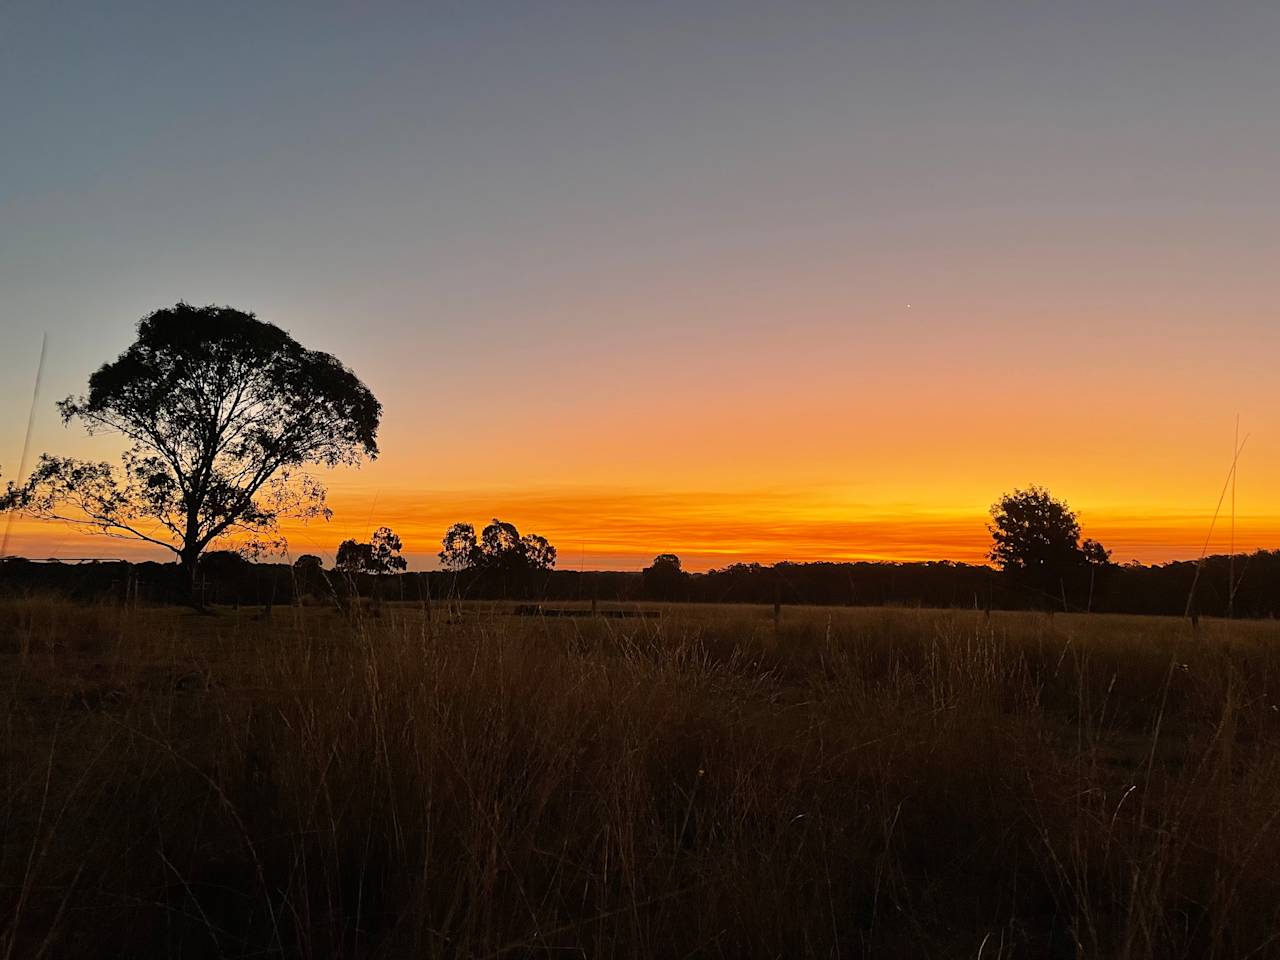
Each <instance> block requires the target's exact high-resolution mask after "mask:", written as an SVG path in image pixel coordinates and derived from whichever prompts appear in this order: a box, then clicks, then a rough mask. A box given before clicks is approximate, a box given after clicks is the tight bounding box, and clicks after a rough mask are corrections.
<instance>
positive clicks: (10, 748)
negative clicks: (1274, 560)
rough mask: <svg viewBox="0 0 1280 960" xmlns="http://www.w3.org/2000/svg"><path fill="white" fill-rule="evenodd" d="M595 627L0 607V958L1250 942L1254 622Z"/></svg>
mask: <svg viewBox="0 0 1280 960" xmlns="http://www.w3.org/2000/svg"><path fill="white" fill-rule="evenodd" d="M281 570H282V572H283V573H284V574H285V575H286V576H287V575H288V574H289V572H290V571H289V569H288V568H287V567H283V566H282V567H281ZM792 572H795V571H792ZM398 579H401V580H405V579H406V578H403V577H402V578H398ZM997 579H998V578H997ZM632 581H633V582H635V583H636V584H637V585H638V584H639V582H640V577H639V575H632ZM697 581H698V577H697V576H696V575H695V576H693V577H691V578H690V582H697ZM704 582H706V581H704ZM607 612H608V611H606V610H605V609H603V608H602V609H601V616H600V617H596V618H593V617H591V616H590V615H589V608H588V607H586V606H585V605H583V606H582V607H581V608H580V613H581V614H582V616H579V617H576V618H570V617H552V618H538V617H509V616H505V615H504V614H503V613H502V610H501V608H500V606H498V605H487V604H466V603H450V604H447V605H445V606H442V607H437V608H435V609H434V610H433V609H431V608H424V607H421V606H418V605H413V606H410V605H398V604H397V605H391V606H390V607H387V608H384V609H383V610H382V611H381V613H380V616H379V617H378V618H376V619H375V618H371V617H366V616H364V615H363V613H362V608H361V607H360V606H359V605H356V606H354V607H352V608H351V610H350V611H344V612H343V613H338V612H336V611H330V610H314V609H301V608H294V609H286V610H277V611H276V612H275V613H274V615H273V616H272V617H271V618H266V617H264V616H262V615H261V614H259V613H257V612H251V611H241V612H240V613H239V614H235V613H232V612H226V613H224V614H223V615H221V616H216V617H193V616H190V615H188V614H186V613H185V612H179V611H177V610H173V609H169V610H163V609H147V608H145V607H143V608H125V607H122V606H118V605H97V606H94V605H76V604H67V603H64V602H57V601H50V600H49V599H47V598H41V597H36V598H33V599H26V600H16V601H14V600H10V601H0V664H2V665H3V669H4V673H5V676H6V678H7V680H8V682H6V683H5V684H3V685H0V711H3V714H4V716H5V717H6V723H5V726H4V730H5V732H4V734H0V744H2V745H3V748H4V749H3V750H0V810H3V811H4V824H5V830H4V831H3V832H2V833H0V918H3V922H0V955H3V956H11V957H14V958H17V957H39V956H41V955H42V951H43V955H44V956H46V957H65V958H79V957H104V956H106V957H143V956H173V957H177V956H182V957H210V958H212V957H250V956H263V957H298V958H302V957H333V958H336V957H357V956H360V957H365V956H367V957H389V958H390V957H439V958H454V957H456V958H463V957H467V958H472V957H495V956H496V957H545V956H553V955H564V956H586V957H614V958H634V960H640V958H644V960H651V958H667V957H670V958H677V957H679V958H684V957H697V956H716V957H744V958H746V957H797V958H807V957H813V958H830V957H836V956H840V957H916V956H929V957H970V958H972V957H987V958H992V957H1006V958H1007V957H1026V958H1037V960H1038V958H1058V957H1064V958H1065V957H1076V956H1084V957H1128V958H1130V960H1141V958H1156V957H1161V958H1166V957H1170V958H1171V957H1181V958H1193V957H1217V958H1220V960H1237V958H1239V960H1242V958H1244V957H1255V958H1258V957H1266V956H1270V955H1274V944H1275V932H1276V930H1277V929H1280V912H1278V910H1280V880H1278V879H1277V877H1276V875H1275V869H1274V865H1275V864H1276V863H1277V862H1280V820H1278V819H1277V816H1276V809H1277V796H1280V766H1278V765H1277V763H1276V760H1275V758H1276V756H1277V752H1278V751H1280V713H1277V711H1276V707H1275V703H1276V686H1275V682H1276V678H1277V677H1278V676H1280V636H1278V635H1277V630H1276V627H1275V626H1274V625H1272V624H1259V623H1240V622H1233V623H1225V622H1215V623H1208V624H1205V625H1202V626H1201V628H1200V630H1199V631H1198V632H1197V631H1192V629H1191V628H1190V626H1189V625H1188V624H1186V623H1185V622H1179V621H1173V620H1167V621H1156V620H1150V619H1137V618H1123V617H1121V618H1115V617H1108V616H1101V615H1093V616H1088V617H1086V616H1081V615H1064V614H1061V613H1059V614H1056V615H1055V616H1054V617H1052V618H1050V617H1048V616H1046V615H1044V614H1041V613H1035V614H1004V613H995V614H993V615H991V616H990V617H987V616H985V615H984V614H983V613H982V612H980V611H967V612H966V611H952V612H945V613H932V612H919V611H905V610H897V611H895V610H885V609H877V610H838V609H834V608H828V609H825V610H814V609H810V610H807V611H804V610H795V611H792V610H787V611H785V613H784V615H783V617H782V619H781V621H780V622H779V623H775V622H774V620H773V617H772V615H771V613H770V608H769V607H764V608H760V607H750V606H732V607H726V606H698V607H695V606H685V607H680V606H673V605H661V607H660V612H659V614H658V615H657V616H656V617H654V618H652V619H648V618H627V619H606V616H605V614H606V613H607Z"/></svg>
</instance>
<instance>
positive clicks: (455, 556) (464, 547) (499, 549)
mask: <svg viewBox="0 0 1280 960" xmlns="http://www.w3.org/2000/svg"><path fill="white" fill-rule="evenodd" d="M441 546H442V547H443V548H444V549H442V550H441V551H440V553H439V557H440V563H441V565H442V566H443V567H444V568H445V569H446V570H453V571H461V570H475V569H481V570H500V571H503V572H507V573H518V572H521V571H529V570H550V569H552V568H554V567H555V565H556V548H555V547H553V546H552V545H551V543H550V542H549V541H548V540H547V538H546V537H542V536H539V535H538V534H536V533H531V534H526V535H524V536H521V535H520V531H519V530H518V529H516V525H515V524H514V523H507V522H505V521H503V520H499V519H498V518H496V517H495V518H494V519H493V520H492V522H490V523H489V524H487V525H486V526H485V528H484V529H483V530H482V531H481V533H480V536H479V537H478V538H477V537H476V528H475V527H473V526H472V525H471V524H469V523H455V524H454V525H453V526H451V527H450V528H449V529H448V530H447V531H446V532H445V535H444V539H443V540H442V541H441Z"/></svg>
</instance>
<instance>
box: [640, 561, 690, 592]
mask: <svg viewBox="0 0 1280 960" xmlns="http://www.w3.org/2000/svg"><path fill="white" fill-rule="evenodd" d="M640 579H641V582H642V583H643V584H644V595H645V597H647V598H648V599H650V600H685V599H687V597H688V589H687V587H688V584H689V574H687V573H685V571H684V570H683V569H681V567H680V558H679V557H677V556H676V555H675V554H674V553H660V554H658V556H656V557H654V558H653V563H651V564H650V565H649V566H647V567H645V568H644V569H643V570H641V571H640Z"/></svg>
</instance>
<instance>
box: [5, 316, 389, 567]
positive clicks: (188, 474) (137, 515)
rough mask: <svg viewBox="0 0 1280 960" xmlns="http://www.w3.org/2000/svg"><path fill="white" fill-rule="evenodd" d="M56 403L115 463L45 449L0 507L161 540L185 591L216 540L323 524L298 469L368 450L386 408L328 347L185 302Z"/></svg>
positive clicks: (321, 503)
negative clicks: (113, 441) (112, 451)
mask: <svg viewBox="0 0 1280 960" xmlns="http://www.w3.org/2000/svg"><path fill="white" fill-rule="evenodd" d="M59 409H60V411H61V413H62V418H63V421H64V422H68V423H69V422H70V421H72V420H79V421H80V422H81V423H83V424H84V426H85V428H86V429H87V430H88V432H89V433H90V434H99V433H106V434H117V435H119V436H121V437H124V438H125V439H126V440H127V441H128V442H129V444H130V446H129V447H128V449H127V450H126V451H125V453H124V455H123V457H122V460H121V463H120V466H119V467H114V466H112V465H111V464H110V463H93V462H88V461H83V460H76V459H73V458H70V457H53V456H49V455H48V454H45V455H44V456H42V457H41V458H40V461H39V463H38V465H37V466H36V469H35V471H34V472H33V473H32V474H31V476H30V477H28V478H27V479H26V480H25V481H24V482H22V483H21V484H13V483H11V484H10V485H9V487H8V490H7V493H6V494H5V496H4V497H3V499H2V500H0V508H7V509H13V510H19V511H22V512H24V513H26V514H28V515H30V516H33V517H38V518H41V519H49V520H60V521H63V522H65V523H69V524H72V525H74V526H77V527H79V528H81V529H84V530H87V531H91V532H96V533H100V534H105V535H106V536H111V537H121V538H125V539H132V540H141V541H144V542H146V543H151V544H155V545H156V546H160V547H164V548H165V549H167V550H170V551H172V552H173V553H174V555H175V556H176V557H177V559H178V560H179V562H180V563H181V564H182V566H183V568H184V569H185V570H186V571H187V573H188V574H189V575H190V577H191V582H192V585H193V588H194V581H195V571H196V564H197V562H198V561H199V559H200V555H201V554H202V553H203V552H204V551H205V549H206V548H208V547H209V546H210V545H214V544H217V543H218V542H220V541H222V540H224V539H227V538H235V539H238V540H240V541H242V542H244V543H245V544H247V545H248V546H249V547H250V548H252V547H254V546H256V547H260V548H273V547H278V546H280V545H281V544H282V542H283V538H281V537H280V535H279V521H280V519H281V518H283V517H295V518H301V519H303V520H306V519H311V518H315V517H322V518H326V519H327V518H328V516H329V510H328V508H327V507H326V506H325V492H324V488H323V487H322V486H321V485H320V484H319V483H318V482H316V481H315V480H314V479H312V478H311V477H309V476H307V475H306V474H305V473H302V472H300V471H301V469H302V468H303V467H305V466H307V465H309V464H316V465H320V466H327V467H332V466H336V465H338V464H355V463H358V462H359V461H360V460H361V459H362V458H363V457H364V456H368V457H370V458H373V457H376V456H377V454H378V446H377V442H376V440H375V437H376V434H377V430H378V421H379V418H380V416H381V410H382V408H381V405H380V404H379V403H378V401H377V400H376V399H374V396H373V394H372V393H370V392H369V389H368V388H367V387H366V386H365V385H364V384H363V383H361V382H360V380H359V379H357V377H356V375H355V374H354V373H352V372H351V371H350V370H348V369H347V368H346V367H344V366H343V365H342V364H341V363H340V362H339V361H338V360H337V359H335V358H334V357H332V356H330V355H329V354H327V353H319V352H316V351H313V350H307V349H305V348H304V347H302V346H301V345H300V344H299V343H298V342H297V341H296V340H294V339H293V338H292V337H290V336H289V335H288V334H287V333H285V332H284V331H283V330H281V329H280V328H279V327H276V326H273V325H272V324H270V323H264V322H263V321H261V320H258V319H257V318H256V317H255V316H254V315H253V314H251V313H244V312H242V311H240V310H234V309H232V308H230V307H213V306H209V307H193V306H190V305H189V304H185V303H179V304H177V305H176V306H174V307H171V308H167V309H164V310H157V311H156V312H155V313H152V314H150V315H148V316H146V317H144V318H143V319H142V320H141V321H139V323H138V336H137V339H136V340H135V341H134V343H133V345H132V346H130V347H129V349H128V350H126V351H125V352H124V353H122V354H121V355H120V357H119V358H118V359H116V360H115V361H113V362H111V363H108V364H104V365H103V366H102V367H100V368H99V369H98V371H97V372H96V373H94V374H93V376H92V377H90V379H89V393H88V395H87V396H85V397H68V398H67V399H66V400H63V401H62V402H61V403H60V404H59ZM243 548H244V547H243V545H242V549H243Z"/></svg>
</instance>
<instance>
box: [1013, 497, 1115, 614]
mask: <svg viewBox="0 0 1280 960" xmlns="http://www.w3.org/2000/svg"><path fill="white" fill-rule="evenodd" d="M987 529H988V530H989V531H990V532H991V541H992V545H991V552H990V554H989V556H990V558H991V559H992V560H993V561H995V563H996V564H997V565H998V566H999V567H1000V569H1001V570H1003V571H1004V572H1005V573H1006V574H1008V575H1009V576H1010V577H1011V579H1012V581H1013V582H1015V583H1018V584H1020V585H1021V586H1022V587H1024V588H1026V589H1029V590H1030V591H1033V592H1034V593H1037V594H1039V595H1040V596H1041V598H1042V599H1044V600H1048V599H1050V598H1061V599H1062V600H1063V602H1064V603H1065V599H1066V593H1067V586H1068V584H1069V583H1072V584H1074V582H1075V580H1076V579H1077V578H1076V576H1075V573H1076V572H1078V571H1081V570H1083V569H1085V568H1087V567H1089V566H1090V565H1094V566H1097V565H1106V564H1108V563H1109V562H1110V556H1111V553H1110V551H1109V550H1107V549H1106V548H1105V547H1104V546H1103V545H1102V544H1101V543H1099V542H1098V541H1096V540H1092V539H1090V540H1085V541H1084V543H1083V545H1082V544H1081V542H1080V520H1079V518H1078V516H1077V515H1076V513H1075V511H1073V510H1072V509H1071V508H1070V507H1069V506H1068V505H1067V503H1066V501H1065V500H1056V499H1054V497H1053V495H1052V494H1050V493H1049V491H1048V490H1046V489H1045V488H1044V487H1038V486H1034V485H1032V486H1030V487H1028V488H1027V489H1025V490H1018V489H1015V490H1014V491H1013V492H1012V493H1007V494H1005V495H1004V496H1002V497H1001V498H1000V499H999V500H997V501H996V502H995V504H993V505H992V507H991V522H990V523H989V524H988V525H987ZM1085 579H1089V578H1085Z"/></svg>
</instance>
